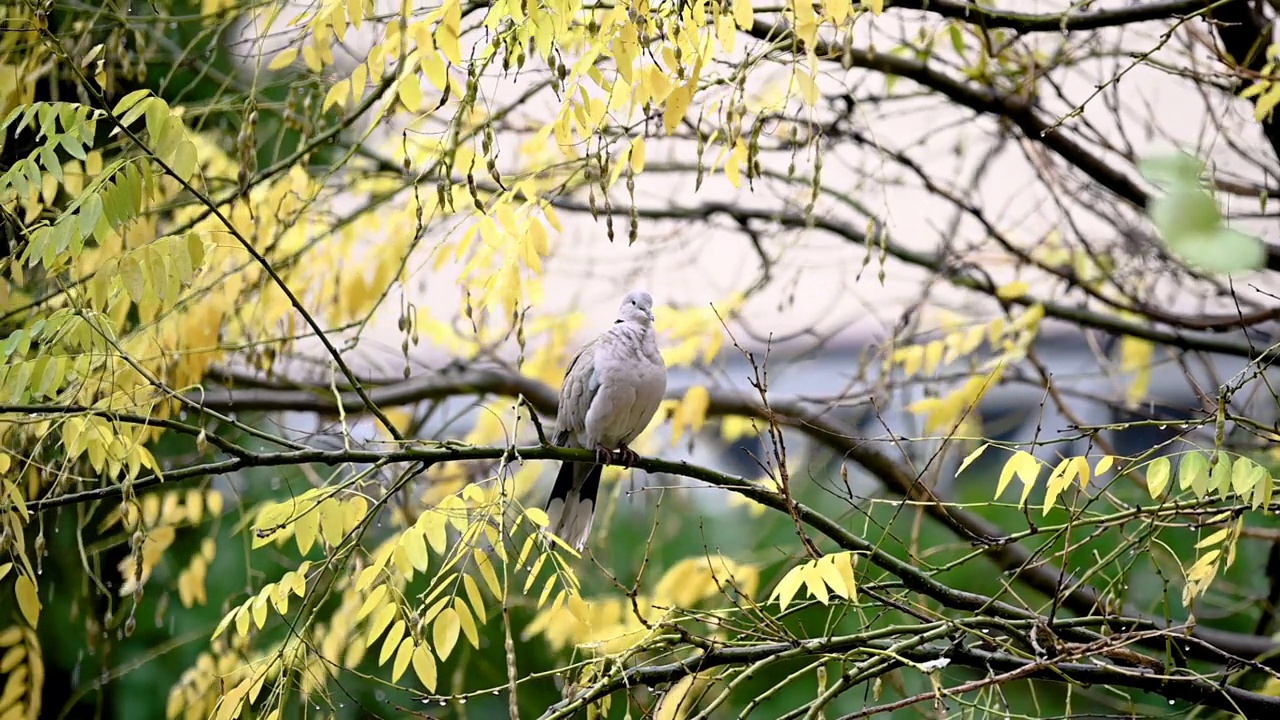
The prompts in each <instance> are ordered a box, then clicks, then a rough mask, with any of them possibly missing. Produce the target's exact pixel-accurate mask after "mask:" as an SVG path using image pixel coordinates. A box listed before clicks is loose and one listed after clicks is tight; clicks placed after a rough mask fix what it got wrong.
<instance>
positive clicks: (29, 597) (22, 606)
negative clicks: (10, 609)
mask: <svg viewBox="0 0 1280 720" xmlns="http://www.w3.org/2000/svg"><path fill="white" fill-rule="evenodd" d="M13 594H14V595H15V596H17V598H18V609H19V610H21V611H22V617H23V618H25V619H26V621H27V624H28V625H30V626H31V627H33V628H34V627H36V626H37V625H38V623H39V622H40V596H39V595H38V594H37V593H36V584H35V582H33V581H32V580H31V578H29V577H27V575H26V574H25V573H18V579H17V580H16V581H15V582H14V584H13Z"/></svg>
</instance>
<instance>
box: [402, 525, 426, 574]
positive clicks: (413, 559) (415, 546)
mask: <svg viewBox="0 0 1280 720" xmlns="http://www.w3.org/2000/svg"><path fill="white" fill-rule="evenodd" d="M400 547H401V548H402V549H403V550H404V554H405V555H406V556H407V557H408V558H409V562H410V563H411V564H412V565H413V569H414V570H417V571H418V572H426V570H427V562H428V555H427V543H426V541H425V540H424V539H423V537H422V531H420V530H419V529H418V528H416V527H411V528H409V529H408V530H405V531H404V534H403V535H401V536H400Z"/></svg>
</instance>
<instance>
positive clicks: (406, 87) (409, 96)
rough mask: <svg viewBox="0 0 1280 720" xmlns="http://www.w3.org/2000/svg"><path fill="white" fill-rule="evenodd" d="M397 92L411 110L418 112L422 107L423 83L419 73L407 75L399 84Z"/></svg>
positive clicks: (401, 100)
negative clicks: (420, 80)
mask: <svg viewBox="0 0 1280 720" xmlns="http://www.w3.org/2000/svg"><path fill="white" fill-rule="evenodd" d="M396 94H397V95H398V96H399V97H400V102H402V103H404V106H405V107H406V108H408V109H409V112H415V113H416V112H418V111H419V110H420V109H421V108H422V85H421V84H420V82H419V80H418V76H417V75H414V74H410V75H406V76H405V78H404V79H403V80H401V81H400V84H399V85H398V86H397V88H396Z"/></svg>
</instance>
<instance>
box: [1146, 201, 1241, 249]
mask: <svg viewBox="0 0 1280 720" xmlns="http://www.w3.org/2000/svg"><path fill="white" fill-rule="evenodd" d="M1147 211H1148V212H1149V213H1150V214H1151V222H1152V223H1154V224H1155V226H1156V230H1158V231H1160V236H1161V237H1163V238H1164V239H1165V242H1168V243H1169V246H1170V247H1173V245H1174V243H1176V242H1177V241H1178V240H1180V239H1182V238H1185V237H1189V236H1192V235H1201V234H1204V233H1210V232H1213V231H1214V230H1216V229H1217V227H1218V224H1219V223H1220V222H1222V213H1220V212H1219V211H1218V203H1216V202H1215V201H1214V199H1213V198H1211V197H1209V195H1208V193H1206V192H1205V191H1203V190H1201V189H1200V188H1181V189H1178V190H1176V191H1174V192H1172V193H1169V194H1168V195H1165V196H1164V197H1160V198H1156V199H1155V200H1153V201H1152V202H1151V204H1150V205H1149V206H1148V207H1147Z"/></svg>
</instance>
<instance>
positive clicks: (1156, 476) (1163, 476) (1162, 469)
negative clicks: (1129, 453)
mask: <svg viewBox="0 0 1280 720" xmlns="http://www.w3.org/2000/svg"><path fill="white" fill-rule="evenodd" d="M1168 486H1169V458H1166V457H1161V458H1156V459H1155V460H1153V461H1151V464H1150V465H1148V466H1147V492H1149V493H1151V499H1152V500H1159V499H1160V496H1161V495H1162V494H1163V493H1164V489H1165V488H1166V487H1168Z"/></svg>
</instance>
